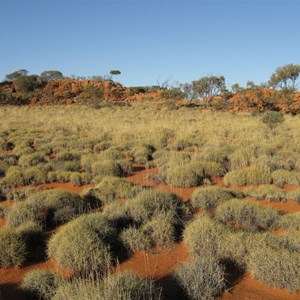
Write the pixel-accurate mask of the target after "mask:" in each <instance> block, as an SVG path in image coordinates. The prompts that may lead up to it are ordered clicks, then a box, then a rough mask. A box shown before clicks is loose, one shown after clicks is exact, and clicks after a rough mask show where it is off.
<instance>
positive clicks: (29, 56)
mask: <svg viewBox="0 0 300 300" xmlns="http://www.w3.org/2000/svg"><path fill="white" fill-rule="evenodd" d="M299 12H300V2H299V1H271V0H269V1H258V0H257V1H246V0H240V1H225V0H223V1H221V0H220V1H188V0H182V1H170V0H169V1H168V0H161V1H159V0H152V1H145V0H140V1H126V0H123V1H101V0H99V1H97V0H94V1H88V0H87V1H84V0H81V1H79V0H66V1H63V0H61V1H58V0H57V1H54V0H48V1H46V0H35V1H27V0H18V1H17V0H0V81H1V80H3V79H4V77H5V74H7V73H11V72H13V71H15V70H18V69H27V70H28V71H29V72H30V73H31V74H40V73H41V72H42V71H44V70H53V69H54V70H60V71H62V72H63V73H64V75H67V76H69V75H78V76H80V75H81V76H91V75H104V74H108V73H109V71H110V70H112V69H118V70H120V71H121V72H122V74H121V75H119V76H118V77H115V80H117V81H119V82H121V83H123V84H124V85H126V86H133V85H152V84H156V83H157V81H159V82H163V81H164V80H166V79H169V78H171V83H174V82H175V81H179V82H190V81H192V80H195V79H198V78H200V77H202V76H206V75H224V76H225V78H226V82H227V85H228V86H230V85H231V84H233V83H235V82H238V83H240V84H241V85H245V83H246V81H247V80H252V81H254V82H256V83H260V82H262V81H267V80H268V79H269V77H270V75H271V74H272V73H273V72H274V70H275V69H276V67H278V66H282V65H285V64H287V63H297V64H298V63H300V25H299V24H300V23H299Z"/></svg>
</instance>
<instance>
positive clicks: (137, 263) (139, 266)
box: [0, 168, 300, 300]
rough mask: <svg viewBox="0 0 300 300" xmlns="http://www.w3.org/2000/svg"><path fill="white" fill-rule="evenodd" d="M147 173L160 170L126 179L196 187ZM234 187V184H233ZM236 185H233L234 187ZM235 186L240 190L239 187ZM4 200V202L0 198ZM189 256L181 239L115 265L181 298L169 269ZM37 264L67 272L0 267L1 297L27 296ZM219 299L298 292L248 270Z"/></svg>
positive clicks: (279, 299) (258, 299)
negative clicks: (26, 280) (27, 278)
mask: <svg viewBox="0 0 300 300" xmlns="http://www.w3.org/2000/svg"><path fill="white" fill-rule="evenodd" d="M149 174H159V171H158V169H157V168H152V169H147V170H142V171H137V172H133V173H132V175H131V176H130V177H128V178H127V179H128V181H130V182H134V183H137V184H141V185H143V186H152V187H155V188H158V189H161V190H166V191H170V192H174V193H176V194H178V195H179V196H180V197H182V199H183V200H184V201H187V200H188V199H190V197H191V194H192V192H193V191H194V190H195V188H176V187H171V186H168V185H165V184H158V183H156V182H154V181H149V180H146V177H147V175H149ZM212 181H213V183H214V184H215V185H217V186H220V187H223V186H224V185H223V179H222V178H213V180H212ZM89 186H92V185H86V186H81V187H76V186H73V185H72V184H71V183H50V184H44V185H43V187H44V188H62V189H65V190H67V191H70V192H75V193H81V192H82V190H83V189H85V188H87V187H89ZM232 188H233V187H232ZM234 188H236V187H234ZM236 189H239V190H242V189H243V188H241V187H238V188H236ZM284 189H285V190H292V189H294V187H292V186H286V187H285V188H284ZM247 200H249V201H255V203H258V204H261V205H265V206H271V207H275V208H276V209H278V210H280V211H283V212H295V211H300V205H299V204H297V203H296V202H295V201H288V202H286V203H278V202H268V201H266V200H259V201H257V200H253V199H251V198H247ZM2 204H3V202H2ZM4 204H6V205H11V203H10V202H8V201H6V202H4ZM3 222H4V221H3V220H2V219H0V226H1V224H2V225H3ZM188 260H189V252H188V249H187V247H186V246H185V245H184V243H183V242H180V243H178V244H173V245H169V246H166V247H160V248H156V249H152V250H149V251H143V252H136V253H134V254H133V255H132V256H131V257H130V258H128V259H127V260H126V261H124V262H122V263H121V264H120V266H119V267H118V269H119V271H124V270H131V271H133V272H136V273H138V274H140V275H141V276H143V277H147V278H152V279H155V280H157V281H158V282H159V283H160V284H161V286H162V287H163V296H164V297H165V299H173V300H179V299H180V300H182V298H181V296H180V294H179V289H178V287H177V286H176V284H175V283H174V279H172V277H171V274H172V272H173V271H174V270H175V269H176V268H177V267H179V266H180V265H182V264H183V263H185V262H187V261H188ZM36 268H40V269H47V270H52V271H55V272H59V273H61V274H62V275H64V276H70V273H69V272H67V271H66V270H62V269H59V268H57V265H56V264H55V262H54V261H53V260H47V261H43V262H37V263H31V264H30V265H28V266H26V267H23V268H20V269H16V268H8V269H0V293H1V296H2V298H1V299H4V300H5V299H7V300H15V299H16V300H19V299H20V300H27V299H28V298H27V297H26V295H25V294H24V293H23V292H22V290H20V288H19V287H18V285H19V284H20V283H21V282H22V279H23V277H24V274H25V273H26V272H28V271H29V270H33V269H36ZM219 299H220V300H285V299H290V300H296V299H300V292H298V293H296V294H290V293H289V292H288V291H287V290H280V289H274V288H270V287H268V286H266V285H265V284H263V283H262V282H260V281H257V280H255V279H253V278H251V276H250V275H249V274H245V275H243V276H242V277H241V278H238V280H237V281H236V282H234V285H233V288H232V289H231V290H230V291H228V292H225V293H224V294H223V295H221V297H220V298H219Z"/></svg>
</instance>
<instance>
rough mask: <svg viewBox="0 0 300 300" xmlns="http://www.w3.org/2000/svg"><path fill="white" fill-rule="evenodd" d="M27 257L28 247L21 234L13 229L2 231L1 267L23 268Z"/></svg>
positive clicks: (0, 240)
mask: <svg viewBox="0 0 300 300" xmlns="http://www.w3.org/2000/svg"><path fill="white" fill-rule="evenodd" d="M26 257H27V247H26V243H25V241H24V239H23V238H22V235H21V234H18V233H16V232H15V231H14V230H12V229H1V230H0V266H1V267H2V268H8V267H21V266H22V265H23V264H24V262H25V260H26Z"/></svg>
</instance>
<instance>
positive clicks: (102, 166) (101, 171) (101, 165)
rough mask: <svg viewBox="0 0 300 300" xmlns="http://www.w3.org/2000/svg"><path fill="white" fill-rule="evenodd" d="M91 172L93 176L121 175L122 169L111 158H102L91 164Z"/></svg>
mask: <svg viewBox="0 0 300 300" xmlns="http://www.w3.org/2000/svg"><path fill="white" fill-rule="evenodd" d="M92 173H93V175H94V176H97V175H101V176H121V175H122V169H121V167H120V165H119V164H118V163H116V162H114V161H112V160H103V161H97V162H95V163H93V164H92Z"/></svg>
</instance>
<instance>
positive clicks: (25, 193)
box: [6, 188, 36, 202]
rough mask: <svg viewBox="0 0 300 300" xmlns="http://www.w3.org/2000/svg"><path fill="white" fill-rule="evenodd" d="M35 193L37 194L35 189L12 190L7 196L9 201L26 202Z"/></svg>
mask: <svg viewBox="0 0 300 300" xmlns="http://www.w3.org/2000/svg"><path fill="white" fill-rule="evenodd" d="M34 193H36V189H34V188H23V189H11V190H9V191H8V193H7V194H6V198H7V200H8V201H13V202H19V201H24V200H25V199H26V198H28V197H29V196H30V195H32V194H34Z"/></svg>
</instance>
